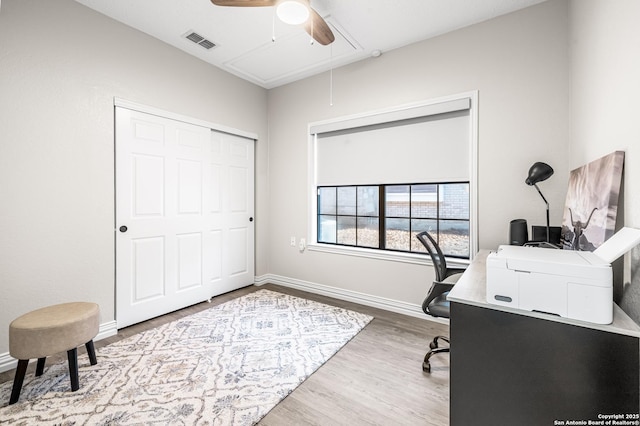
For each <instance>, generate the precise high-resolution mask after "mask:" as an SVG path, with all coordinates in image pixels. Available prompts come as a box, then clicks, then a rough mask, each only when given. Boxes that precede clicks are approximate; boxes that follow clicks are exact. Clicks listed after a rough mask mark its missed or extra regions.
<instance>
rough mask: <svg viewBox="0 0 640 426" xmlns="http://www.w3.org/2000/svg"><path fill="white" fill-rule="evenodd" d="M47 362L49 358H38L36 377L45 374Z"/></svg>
mask: <svg viewBox="0 0 640 426" xmlns="http://www.w3.org/2000/svg"><path fill="white" fill-rule="evenodd" d="M46 360H47V357H44V358H38V364H37V365H36V376H42V373H44V362H45V361H46Z"/></svg>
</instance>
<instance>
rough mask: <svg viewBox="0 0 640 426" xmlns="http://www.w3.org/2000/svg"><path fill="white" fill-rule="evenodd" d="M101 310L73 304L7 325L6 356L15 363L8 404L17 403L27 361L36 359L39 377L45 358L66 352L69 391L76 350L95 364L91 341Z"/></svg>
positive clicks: (75, 367)
mask: <svg viewBox="0 0 640 426" xmlns="http://www.w3.org/2000/svg"><path fill="white" fill-rule="evenodd" d="M99 317H100V308H99V307H98V305H97V304H95V303H87V302H73V303H63V304H60V305H54V306H49V307H46V308H42V309H37V310H35V311H32V312H29V313H26V314H24V315H22V316H20V317H18V318H16V319H15V320H13V322H11V324H10V325H9V354H10V355H11V356H12V357H14V358H16V359H18V368H17V369H16V376H15V378H14V380H13V389H12V391H11V398H10V400H9V404H14V403H16V402H18V398H19V397H20V390H21V389H22V383H23V381H24V376H25V373H26V371H27V365H28V364H29V360H30V359H34V358H37V359H38V364H37V366H36V376H40V375H42V373H43V371H44V363H45V360H46V358H47V357H48V356H50V355H54V354H57V353H59V352H64V351H67V358H68V359H69V376H70V377H71V390H72V391H76V390H78V389H79V388H80V382H79V381H78V346H80V345H82V344H84V345H85V346H86V348H87V353H88V355H89V360H90V362H91V365H95V364H97V363H98V361H97V360H96V352H95V348H94V346H93V338H94V337H96V335H97V334H98V329H99V328H100V318H99Z"/></svg>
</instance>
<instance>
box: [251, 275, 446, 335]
mask: <svg viewBox="0 0 640 426" xmlns="http://www.w3.org/2000/svg"><path fill="white" fill-rule="evenodd" d="M269 283H270V284H277V285H281V286H284V287H291V288H295V289H298V290H304V291H308V292H309V293H315V294H321V295H323V296H328V297H333V298H336V299H340V300H346V301H349V302H354V303H359V304H361V305H366V306H371V307H374V308H380V309H384V310H386V311H391V312H396V313H399V314H404V315H409V316H412V317H416V318H420V319H424V320H427V321H434V322H438V323H441V324H449V320H447V319H444V318H434V317H431V316H429V315H425V313H424V312H422V306H420V305H416V304H413V303H407V302H402V301H399V300H393V299H388V298H385V297H380V296H374V295H372V294H366V293H360V292H357V291H352V290H346V289H343V288H338V287H331V286H327V285H324V284H318V283H313V282H309V281H302V280H298V279H295V278H289V277H284V276H281V275H274V274H265V275H261V276H259V277H258V276H257V277H255V285H257V286H261V285H264V284H269Z"/></svg>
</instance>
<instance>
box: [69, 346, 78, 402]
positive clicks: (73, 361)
mask: <svg viewBox="0 0 640 426" xmlns="http://www.w3.org/2000/svg"><path fill="white" fill-rule="evenodd" d="M67 358H68V359H69V376H70V377H71V390H72V391H74V392H75V391H77V390H78V389H80V381H79V380H78V348H73V349H69V350H68V351H67Z"/></svg>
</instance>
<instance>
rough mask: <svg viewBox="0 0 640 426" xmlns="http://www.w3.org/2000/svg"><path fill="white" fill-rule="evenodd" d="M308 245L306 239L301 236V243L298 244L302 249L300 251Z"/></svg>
mask: <svg viewBox="0 0 640 426" xmlns="http://www.w3.org/2000/svg"><path fill="white" fill-rule="evenodd" d="M306 246H307V242H306V241H305V239H304V238H300V243H299V245H298V248H299V249H300V251H304V249H305V247H306Z"/></svg>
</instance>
